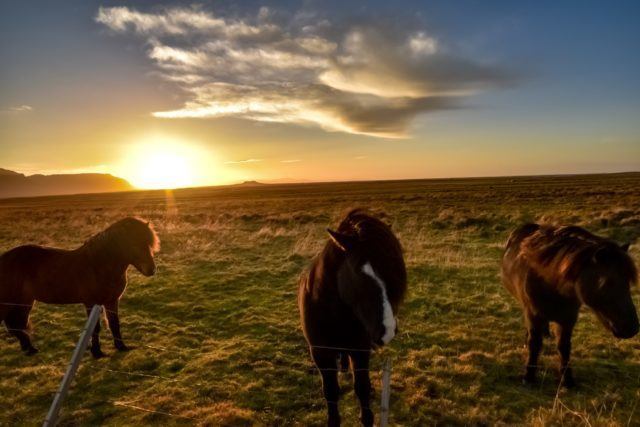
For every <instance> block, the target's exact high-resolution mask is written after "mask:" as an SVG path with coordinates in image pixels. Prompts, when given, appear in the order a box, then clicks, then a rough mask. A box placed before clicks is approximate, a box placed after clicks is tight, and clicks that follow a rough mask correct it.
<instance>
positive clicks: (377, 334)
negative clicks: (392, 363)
mask: <svg viewBox="0 0 640 427" xmlns="http://www.w3.org/2000/svg"><path fill="white" fill-rule="evenodd" d="M327 231H328V233H329V235H330V236H331V239H332V240H333V242H334V243H335V244H336V246H337V247H338V248H339V249H340V250H342V251H344V253H345V256H346V258H345V262H344V264H343V266H342V268H341V269H340V270H339V271H338V292H339V295H340V298H341V299H342V300H343V301H344V302H345V303H346V304H348V305H349V306H351V307H352V309H353V311H354V313H355V315H356V316H357V317H358V319H359V320H360V322H361V323H362V324H363V325H364V327H365V328H366V330H367V332H368V333H369V336H370V337H371V343H372V344H373V345H375V346H383V345H385V344H387V343H389V341H391V340H392V339H393V337H394V336H395V334H396V333H397V318H396V312H397V309H398V303H399V298H397V295H399V291H398V290H402V291H401V292H403V290H404V286H405V283H404V280H405V271H404V261H402V258H401V254H400V261H401V264H400V265H395V264H397V262H396V261H397V258H393V254H390V255H391V256H392V257H391V258H388V259H386V260H382V259H380V257H379V256H375V251H372V250H371V249H372V248H371V247H370V244H371V242H366V241H361V240H360V239H359V238H358V237H357V236H351V235H347V234H342V233H338V232H335V231H332V230H327ZM394 268H398V269H400V270H401V272H400V274H392V273H389V272H393V269H394ZM395 281H400V282H402V283H394V282H395ZM390 296H391V298H390ZM394 297H395V298H394Z"/></svg>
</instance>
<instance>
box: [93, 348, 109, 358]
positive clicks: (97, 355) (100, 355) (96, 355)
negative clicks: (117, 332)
mask: <svg viewBox="0 0 640 427" xmlns="http://www.w3.org/2000/svg"><path fill="white" fill-rule="evenodd" d="M91 355H92V356H93V358H94V359H102V358H103V357H107V353H105V352H103V351H102V350H95V351H94V350H91Z"/></svg>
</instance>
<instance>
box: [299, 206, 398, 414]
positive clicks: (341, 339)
mask: <svg viewBox="0 0 640 427" xmlns="http://www.w3.org/2000/svg"><path fill="white" fill-rule="evenodd" d="M327 231H328V232H329V236H330V240H329V241H328V242H327V243H326V245H325V246H324V249H323V250H322V252H321V253H320V255H319V256H318V257H317V258H316V259H315V260H314V261H313V263H312V265H311V268H310V270H309V271H308V272H307V273H305V274H304V275H303V277H302V278H301V280H300V285H299V290H298V306H299V309H300V317H301V320H302V328H303V330H304V335H305V338H306V339H307V342H308V343H309V349H310V351H311V357H312V358H313V361H314V362H315V364H316V367H317V368H318V370H319V371H320V374H321V375H322V388H323V392H324V397H325V400H326V403H327V411H328V424H329V425H330V426H337V425H339V424H340V414H339V411H338V394H339V386H338V373H337V371H338V365H337V362H338V360H340V361H341V362H342V367H343V369H348V365H347V363H348V360H349V359H350V360H351V366H352V368H353V377H354V389H355V392H356V395H357V396H358V400H359V401H360V420H361V421H362V424H364V425H366V426H371V425H373V412H372V411H371V409H370V407H369V397H370V393H371V382H370V379H369V357H370V353H371V351H372V349H375V348H376V347H379V346H383V345H385V344H387V343H388V342H389V341H391V339H392V338H393V337H394V335H395V334H396V332H397V328H396V317H395V316H396V313H397V310H398V306H399V305H400V302H401V301H402V298H403V297H404V294H405V291H406V281H407V280H406V279H407V275H406V270H405V264H404V258H403V255H402V248H401V246H400V243H399V242H398V239H397V238H396V237H395V236H394V234H393V232H392V231H391V229H390V228H389V227H388V226H387V225H386V224H384V223H383V222H382V221H380V220H378V219H376V218H374V217H372V216H369V215H368V214H366V213H365V212H363V211H361V210H354V211H351V212H350V213H349V214H348V215H347V216H346V218H344V219H343V220H342V222H341V223H340V225H339V227H338V231H337V232H336V231H332V230H327Z"/></svg>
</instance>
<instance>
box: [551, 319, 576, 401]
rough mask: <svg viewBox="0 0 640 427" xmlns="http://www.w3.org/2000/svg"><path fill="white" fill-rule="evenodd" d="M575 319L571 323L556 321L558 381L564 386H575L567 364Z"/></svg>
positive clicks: (571, 372)
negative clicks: (558, 362) (558, 364)
mask: <svg viewBox="0 0 640 427" xmlns="http://www.w3.org/2000/svg"><path fill="white" fill-rule="evenodd" d="M574 326H575V321H574V322H572V323H558V325H557V328H556V333H557V335H556V342H557V345H558V353H559V354H560V381H561V383H562V386H564V387H566V388H572V387H575V385H576V382H575V380H574V379H573V371H572V370H571V366H569V358H570V356H571V334H572V333H573V327H574Z"/></svg>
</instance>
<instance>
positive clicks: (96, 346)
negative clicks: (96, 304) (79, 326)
mask: <svg viewBox="0 0 640 427" xmlns="http://www.w3.org/2000/svg"><path fill="white" fill-rule="evenodd" d="M92 308H93V305H85V309H86V310H87V317H88V316H89V315H90V314H91V309H92ZM100 320H101V319H100V318H98V321H97V322H96V327H95V329H94V330H93V334H92V335H91V355H92V356H93V357H94V359H100V358H101V357H105V356H106V354H105V353H104V352H103V351H102V350H101V349H100Z"/></svg>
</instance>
